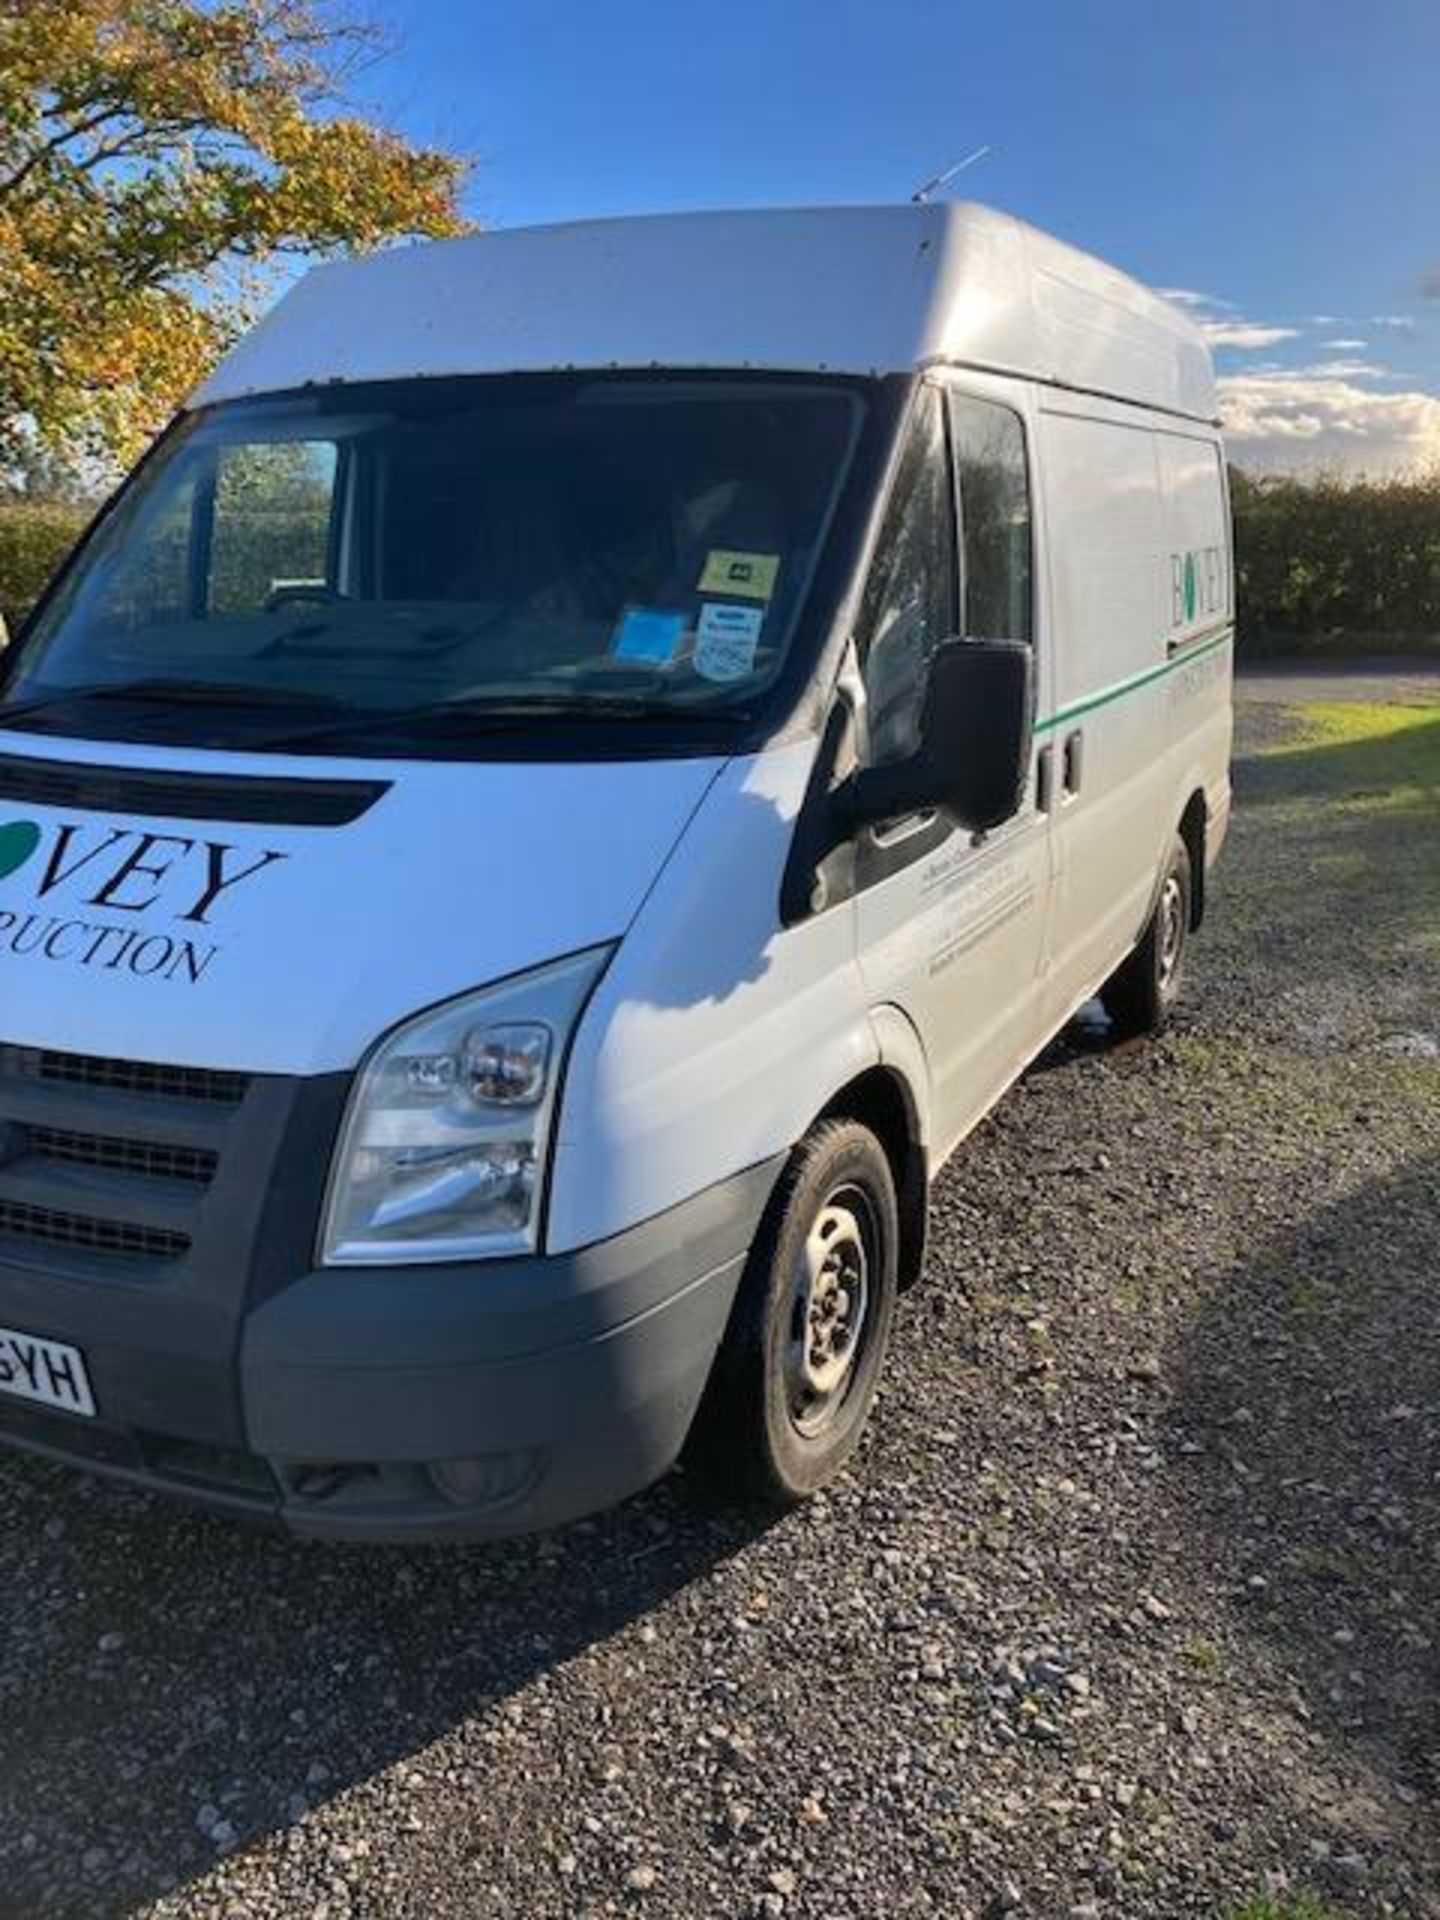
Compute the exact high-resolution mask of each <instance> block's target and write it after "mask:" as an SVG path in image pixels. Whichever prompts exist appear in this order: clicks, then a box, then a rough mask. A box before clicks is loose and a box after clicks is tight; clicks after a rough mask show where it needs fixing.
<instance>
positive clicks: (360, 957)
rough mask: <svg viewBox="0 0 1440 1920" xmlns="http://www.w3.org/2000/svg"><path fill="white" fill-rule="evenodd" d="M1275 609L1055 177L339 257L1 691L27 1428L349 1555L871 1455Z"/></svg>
mask: <svg viewBox="0 0 1440 1920" xmlns="http://www.w3.org/2000/svg"><path fill="white" fill-rule="evenodd" d="M1232 622H1233V572H1232V566H1231V549H1230V536H1229V520H1228V512H1227V504H1226V491H1225V472H1224V465H1223V459H1222V451H1221V444H1220V439H1219V435H1218V430H1217V427H1216V422H1215V395H1214V387H1213V381H1212V376H1211V369H1210V364H1209V360H1208V356H1207V353H1206V350H1205V347H1204V344H1203V342H1202V340H1201V339H1200V337H1199V336H1198V334H1197V333H1196V331H1195V329H1194V328H1193V327H1192V325H1191V324H1190V323H1189V321H1188V320H1187V319H1186V318H1185V317H1184V316H1183V315H1182V314H1180V313H1178V312H1177V311H1175V310H1174V309H1173V308H1172V307H1170V306H1167V305H1166V304H1165V303H1164V302H1163V301H1161V300H1159V299H1157V298H1155V297H1154V296H1153V295H1151V294H1149V293H1147V292H1146V291H1145V290H1144V289H1142V288H1141V287H1140V286H1138V285H1136V284H1135V283H1134V282H1133V281H1131V280H1129V279H1127V278H1125V277H1124V276H1123V275H1121V274H1119V273H1117V272H1115V271H1113V270H1111V269H1110V268H1108V267H1105V266H1102V265H1100V264H1099V263H1098V262H1096V261H1094V260H1091V259H1089V258H1087V257H1085V256H1084V255H1082V254H1079V253H1077V252H1075V251H1073V250H1072V249H1070V248H1069V247H1067V246H1064V245H1062V244H1060V243H1059V242H1057V241H1054V240H1050V239H1047V238H1044V237H1043V236H1041V235H1040V234H1038V233H1036V232H1034V231H1032V230H1031V229H1029V228H1027V227H1025V226H1023V225H1022V224H1020V223H1019V222H1017V221H1015V220H1013V219H1010V218H1007V217H1004V216H1002V215H999V214H996V213H993V212H990V211H987V210H985V209H982V208H979V207H974V206H964V205H948V206H903V207H866V208H857V209H830V210H816V211H801V212H784V211H774V212H747V213H733V214H732V213H719V214H707V215H693V216H692V215H686V216H660V217H648V218H636V219H628V220H619V221H602V222H594V223H588V224H583V225H575V226H560V227H552V228H547V229H534V230H517V231H513V232H501V233H496V234H486V235H481V236H479V237H476V238H472V239H464V240H456V241H449V242H444V243H441V244H437V245H429V246H420V247H415V248H411V249H405V250H400V251H396V252H392V253H387V254H383V255H381V256H379V257H375V258H371V259H367V260H363V261H358V262H353V263H344V264H339V265H331V266H325V267H322V268H319V269H317V270H316V271H314V272H312V273H311V274H310V275H309V276H308V277H307V278H305V279H304V280H303V281H302V282H301V283H300V284H299V285H298V286H297V287H296V289H295V290H294V291H292V292H291V293H290V294H289V295H288V296H287V297H286V298H285V299H284V300H282V301H281V302H280V303H279V305H278V306H277V308H276V309H275V310H274V312H273V313H272V314H271V315H270V317H268V318H267V319H266V320H265V321H264V322H263V323H262V324H261V325H259V326H258V327H257V328H256V329H255V330H254V331H253V332H252V333H251V334H250V335H249V336H248V337H247V338H246V339H244V340H243V341H242V342H241V343H240V344H239V345H238V346H237V347H236V349H235V350H234V351H233V352H232V353H231V355H230V356H229V358H228V359H226V360H225V361H224V363H223V364H222V365H221V366H220V368H219V370H218V371H217V372H216V373H215V374H214V376H213V377H212V378H211V379H210V380H209V382H208V383H207V384H206V385H205V386H204V387H203V388H202V389H201V390H200V391H199V392H197V393H196V394H195V395H194V397H193V399H192V401H191V402H190V404H189V405H188V406H187V407H186V408H185V409H184V411H183V412H182V414H181V415H180V417H179V418H178V419H177V420H176V421H175V422H174V424H173V425H172V427H171V428H170V429H169V430H168V431H167V432H166V433H165V434H164V435H163V436H162V437H161V439H160V440H159V442H158V443H157V445H156V446H155V447H154V449H153V450H152V451H151V453H150V454H149V455H148V457H147V458H146V459H145V460H144V461H143V462H142V463H141V465H140V467H139V468H138V470H137V471H136V472H135V474H134V475H133V476H132V477H131V478H130V480H129V481H128V483H127V484H126V485H125V486H124V487H123V488H122V489H121V490H120V491H119V493H118V495H117V497H116V498H115V499H114V501H113V502H112V503H111V504H110V505H109V507H108V508H107V509H106V510H105V511H104V512H103V513H102V514H101V516H100V517H99V518H98V520H97V522H96V524H95V525H94V526H93V527H92V528H91V529H90V531H89V533H88V535H87V536H86V537H85V539H84V540H83V541H82V543H81V544H80V546H79V548H78V550H77V552H76V553H75V555H74V556H73V557H72V559H71V561H70V562H69V564H68V566H67V567H66V568H65V570H64V571H63V572H62V574H61V575H60V577H59V579H58V580H57V582H56V583H55V584H54V585H53V586H52V588H51V590H50V592H49V593H48V595H47V597H46V598H45V599H44V601H43V602H42V604H41V605H40V607H39V608H38V609H37V611H36V612H35V614H34V615H33V617H32V618H31V619H30V621H29V622H28V623H27V626H26V628H25V630H24V631H23V632H22V633H21V634H19V635H18V636H17V638H16V641H15V644H13V645H12V646H11V647H10V649H9V650H8V651H7V652H6V653H5V655H4V657H3V665H0V1442H4V1443H7V1444H13V1445H15V1446H19V1447H23V1448H29V1449H32V1450H34V1451H37V1452H39V1453H41V1454H45V1455H49V1456H51V1457H54V1458H57V1459H60V1460H65V1461H70V1462H73V1463H77V1464H80V1465H84V1466H89V1467H94V1468H98V1469H102V1470H104V1471H107V1472H111V1473H114V1474H118V1475H122V1476H126V1477H128V1478H130V1479H132V1480H134V1481H137V1482H140V1483H142V1484H144V1485H147V1486H151V1487H156V1488H166V1489H171V1490H173V1491H175V1492H177V1493H186V1494H189V1495H192V1496H195V1497H198V1498H200V1499H203V1500H206V1501H208V1502H210V1503H211V1504H212V1505H214V1506H217V1507H220V1508H228V1509H230V1510H233V1511H235V1512H237V1513H239V1512H243V1513H251V1514H261V1515H271V1516H274V1517H276V1518H278V1519H279V1520H280V1521H282V1522H283V1523H284V1524H286V1525H288V1526H290V1527H292V1528H294V1529H296V1530H299V1531H302V1532H305V1533H308V1534H315V1535H325V1536H332V1537H352V1538H370V1539H417V1538H432V1539H433V1538H444V1537H477V1536H483V1535H487V1534H498V1533H504V1532H507V1531H513V1530H517V1529H525V1528H532V1527H539V1526H548V1525H551V1524H554V1523H556V1522H559V1521H563V1520H565V1519H567V1518H570V1517H572V1516H575V1515H578V1514H582V1513H585V1512H588V1511H591V1510H594V1509H596V1508H599V1507H601V1506H603V1505H605V1504H607V1503H609V1502H613V1501H615V1500H617V1499H619V1498H621V1497H623V1496H624V1495H626V1494H629V1493H631V1492H634V1491H635V1490H637V1489H639V1488H641V1487H643V1486H644V1485H646V1484H647V1483H648V1482H650V1481H652V1480H654V1479H655V1478H656V1477H657V1476H658V1475H660V1474H662V1473H663V1472H664V1471H665V1470H666V1469H667V1468H668V1467H669V1466H670V1465H671V1464H672V1463H673V1462H674V1461H676V1459H677V1458H678V1457H679V1456H680V1455H681V1454H682V1452H687V1456H688V1458H689V1460H690V1462H691V1463H692V1466H693V1470H694V1471H695V1473H696V1474H697V1475H707V1476H709V1478H710V1479H711V1480H712V1481H713V1482H716V1483H718V1484H719V1485H720V1486H721V1487H722V1488H723V1489H725V1490H726V1491H727V1492H735V1491H748V1492H751V1493H757V1494H760V1495H763V1496H765V1497H767V1498H769V1499H771V1500H775V1501H779V1502H785V1501H791V1500H795V1499H798V1498H801V1497H803V1496H804V1495H806V1494H808V1493H809V1492H811V1491H812V1490H814V1489H815V1488H818V1487H819V1486H821V1485H822V1484H823V1483H825V1482H826V1481H827V1480H828V1479H830V1478H831V1477H832V1476H833V1475H834V1474H835V1473H836V1472H837V1471H838V1470H839V1469H840V1468H841V1467H842V1466H843V1465H844V1463H845V1462H846V1460H847V1459H848V1458H849V1456H850V1455H851V1453H852V1451H853V1449H854V1447H855V1445H856V1442H857V1439H858V1436H859V1434H860V1430H861V1427H862V1424H863V1422H864V1420H865V1418H866V1415H867V1413H868V1411H869V1410H870V1407H871V1403H872V1400H873V1398H874V1394H875V1389H876V1382H877V1378H878V1376H879V1373H880V1368H881V1365H882V1362H883V1360H884V1358H885V1352H886V1347H887V1343H888V1342H889V1338H890V1333H891V1325H892V1316H893V1310H894V1306H895V1301H896V1296H897V1292H898V1290H900V1289H901V1288H903V1287H904V1286H906V1285H907V1284H908V1283H909V1282H910V1281H912V1280H914V1279H915V1277H916V1276H917V1274H918V1273H919V1272H920V1269H921V1265H922V1261H923V1258H924V1250H925V1223H926V1196H927V1191H928V1188H929V1185H930V1183H931V1181H932V1180H933V1179H934V1177H935V1175H936V1172H937V1170H938V1169H939V1168H940V1167H941V1166H942V1165H943V1164H944V1162H945V1160H946V1158H947V1156H949V1155H950V1154H951V1153H952V1152H953V1151H954V1150H955V1148H956V1147H957V1145H958V1144H959V1143H960V1142H962V1141H963V1140H964V1138H965V1136H966V1134H967V1133H968V1132H969V1131H970V1129H971V1128H973V1127H974V1126H975V1124H976V1122H977V1121H978V1120H979V1119H980V1118H981V1117H982V1116H983V1115H984V1114H985V1113H986V1111H987V1110H988V1109H989V1108H990V1107H991V1106H992V1105H993V1104H994V1103H995V1102H996V1101H997V1100H998V1099H999V1098H1000V1097H1001V1096H1002V1095H1003V1093H1004V1092H1005V1090H1006V1088H1007V1087H1008V1086H1009V1085H1010V1084H1011V1082H1012V1081H1014V1079H1015V1078H1016V1076H1017V1075H1018V1074H1019V1073H1020V1072H1021V1071H1022V1070H1023V1068H1024V1067H1025V1065H1026V1064H1027V1062H1029V1061H1030V1060H1031V1059H1032V1058H1033V1057H1034V1056H1035V1055H1036V1053H1037V1052H1039V1051H1040V1050H1041V1049H1042V1048H1043V1047H1044V1046H1045V1045H1046V1043H1047V1042H1048V1041H1049V1040H1050V1038H1051V1037H1052V1036H1053V1035H1054V1034H1055V1033H1056V1032H1057V1030H1058V1029H1059V1028H1061V1027H1062V1026H1063V1024H1064V1023H1065V1022H1066V1021H1067V1020H1069V1019H1070V1017H1071V1016H1072V1015H1073V1014H1074V1013H1075V1011H1076V1010H1077V1008H1079V1007H1080V1005H1081V1004H1082V1003H1083V1002H1085V1001H1086V1000H1087V999H1089V998H1091V997H1092V996H1094V995H1095V994H1097V993H1099V994H1100V995H1101V996H1102V997H1103V1000H1104V1003H1105V1005H1106V1007H1107V1008H1108V1009H1109V1012H1110V1015H1111V1017H1112V1019H1113V1020H1114V1021H1115V1022H1116V1023H1117V1025H1118V1026H1119V1027H1120V1028H1122V1029H1123V1030H1126V1031H1131V1032H1140V1031H1144V1030H1148V1029H1154V1028H1157V1027H1158V1026H1160V1025H1161V1024H1162V1023H1163V1021H1164V1020H1165V1018H1166V1015H1167V1013H1168V1012H1169V1010H1170V1008H1171V1006H1172V1004H1173V1002H1174V998H1175V994H1176V992H1177V988H1178V985H1179V981H1180V976H1181V969H1182V963H1183V960H1184V956H1185V950H1186V943H1187V940H1188V937H1189V935H1190V934H1191V932H1192V931H1193V930H1194V929H1195V928H1196V927H1198V926H1199V924H1200V921H1201V918H1202V915H1203V913H1204V908H1205V898H1206V887H1207V876H1208V874H1209V872H1210V869H1211V867H1212V865H1213V863H1214V861H1215V858H1216V855H1217V853H1218V852H1219V850H1220V847H1221V843H1222V841H1223V839H1224V836H1225V829H1226V822H1227V818H1228V811H1229V795H1230V789H1229V779H1228V762H1229V750H1230V732H1231V717H1230V674H1231V651H1232V637H1233V625H1232ZM940 1283H941V1284H943V1277H941V1280H940Z"/></svg>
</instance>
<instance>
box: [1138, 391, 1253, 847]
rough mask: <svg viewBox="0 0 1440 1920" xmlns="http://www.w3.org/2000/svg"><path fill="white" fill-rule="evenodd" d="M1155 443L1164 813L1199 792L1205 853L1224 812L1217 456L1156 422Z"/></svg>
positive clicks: (1219, 833) (1224, 520)
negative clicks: (1160, 515)
mask: <svg viewBox="0 0 1440 1920" xmlns="http://www.w3.org/2000/svg"><path fill="white" fill-rule="evenodd" d="M1155 445H1156V450H1157V452H1158V455H1159V460H1160V486H1161V496H1162V505H1163V512H1164V517H1165V532H1166V540H1167V542H1168V552H1167V560H1168V562H1169V568H1170V625H1169V628H1168V631H1167V635H1166V652H1167V656H1168V658H1169V660H1170V662H1171V664H1172V666H1173V671H1172V672H1171V673H1170V674H1169V675H1168V677H1167V694H1168V720H1169V740H1170V753H1171V760H1172V766H1171V794H1172V799H1171V808H1170V814H1171V821H1172V824H1173V822H1174V821H1175V820H1178V819H1179V817H1180V814H1181V812H1182V811H1183V809H1184V807H1185V805H1186V803H1187V802H1188V800H1189V798H1190V795H1191V794H1192V793H1194V792H1196V791H1197V790H1198V791H1200V792H1203V793H1204V795H1205V813H1206V836H1205V838H1206V854H1207V856H1208V858H1209V859H1210V860H1211V861H1213V860H1214V858H1215V856H1216V854H1217V853H1218V852H1219V850H1220V846H1221V843H1222V842H1223V840H1224V838H1225V830H1226V827H1227V826H1228V824H1229V819H1230V746H1231V736H1232V713H1231V680H1232V672H1233V653H1234V646H1233V634H1234V623H1235V567H1234V557H1233V551H1232V543H1231V532H1230V503H1229V499H1228V497H1227V492H1226V484H1225V457H1224V451H1223V449H1222V448H1221V445H1220V443H1219V441H1218V440H1217V439H1216V438H1215V437H1214V436H1213V435H1208V436H1207V435H1201V434H1197V433H1185V432H1182V431H1178V430H1175V429H1171V428H1166V429H1164V430H1162V431H1160V432H1158V433H1157V434H1156V436H1155Z"/></svg>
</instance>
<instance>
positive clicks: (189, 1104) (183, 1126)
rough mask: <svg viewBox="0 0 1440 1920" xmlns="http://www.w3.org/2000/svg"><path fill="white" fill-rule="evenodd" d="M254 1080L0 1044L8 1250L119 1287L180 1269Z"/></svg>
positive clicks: (0, 1243)
mask: <svg viewBox="0 0 1440 1920" xmlns="http://www.w3.org/2000/svg"><path fill="white" fill-rule="evenodd" d="M250 1085H251V1082H250V1079H249V1077H248V1076H247V1075H245V1074H243V1073H232V1072H221V1071H215V1070H213V1069H210V1068H207V1067H187V1066H178V1065H167V1064H163V1063H157V1062H155V1061H150V1060H117V1059H111V1058H109V1057H108V1056H106V1055H102V1054H91V1053H63V1052H61V1051H60V1050H59V1049H57V1048H53V1047H25V1046H17V1045H15V1044H14V1043H13V1042H0V1247H3V1254H4V1257H5V1258H6V1259H7V1260H9V1261H14V1260H15V1259H16V1258H18V1257H19V1254H18V1249H19V1246H20V1243H22V1242H23V1243H25V1244H26V1245H28V1246H29V1247H31V1248H33V1249H34V1253H33V1256H32V1259H33V1261H34V1262H36V1263H43V1264H44V1265H45V1266H47V1267H50V1268H53V1269H57V1270H69V1271H76V1270H77V1268H78V1269H79V1270H82V1271H84V1272H85V1273H86V1274H87V1275H93V1273H94V1272H95V1263H96V1261H97V1260H103V1261H113V1263H114V1266H115V1269H116V1274H117V1278H123V1279H126V1280H135V1279H142V1278H144V1277H146V1276H145V1269H146V1268H150V1269H158V1268H161V1267H164V1266H169V1265H172V1264H173V1263H174V1262H176V1261H179V1260H183V1259H184V1258H185V1256H186V1255H187V1254H188V1253H189V1252H190V1250H191V1247H192V1244H193V1243H194V1242H195V1240H196V1238H197V1237H198V1234H199V1230H200V1225H201V1219H202V1215H203V1209H204V1206H205V1203H206V1201H207V1198H208V1196H209V1194H210V1191H211V1189H212V1186H213V1185H214V1183H215V1182H216V1181H217V1180H218V1179H219V1178H220V1176H221V1171H222V1161H223V1158H224V1153H225V1143H226V1141H227V1140H228V1139H229V1138H230V1137H231V1129H232V1128H233V1127H235V1126H237V1125H238V1124H239V1123H240V1115H241V1113H242V1111H243V1108H242V1102H243V1101H244V1099H245V1096H246V1094H247V1092H248V1090H249V1088H250Z"/></svg>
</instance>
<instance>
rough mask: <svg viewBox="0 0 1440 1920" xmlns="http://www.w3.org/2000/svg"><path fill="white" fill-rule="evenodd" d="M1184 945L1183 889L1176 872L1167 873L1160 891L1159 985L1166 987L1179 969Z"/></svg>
mask: <svg viewBox="0 0 1440 1920" xmlns="http://www.w3.org/2000/svg"><path fill="white" fill-rule="evenodd" d="M1184 946H1185V889H1184V888H1183V887H1182V886H1181V884H1180V876H1179V874H1177V873H1167V874H1166V876H1165V885H1164V887H1163V888H1162V889H1161V892H1160V985H1161V986H1162V987H1168V986H1170V985H1171V983H1172V982H1173V981H1174V978H1175V976H1176V974H1177V973H1178V972H1179V971H1180V955H1181V953H1182V951H1183V950H1184Z"/></svg>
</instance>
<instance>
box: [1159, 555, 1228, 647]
mask: <svg viewBox="0 0 1440 1920" xmlns="http://www.w3.org/2000/svg"><path fill="white" fill-rule="evenodd" d="M1226 571H1227V569H1226V564H1225V555H1224V552H1223V551H1222V549H1221V548H1219V547H1192V548H1190V549H1189V550H1188V551H1187V552H1184V553H1172V554H1171V556H1170V624H1171V626H1172V627H1188V626H1190V625H1192V624H1193V622H1194V621H1196V620H1198V619H1199V618H1200V617H1201V616H1202V615H1204V616H1205V617H1207V618H1213V617H1214V616H1216V615H1219V614H1223V613H1224V611H1225V578H1226Z"/></svg>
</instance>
